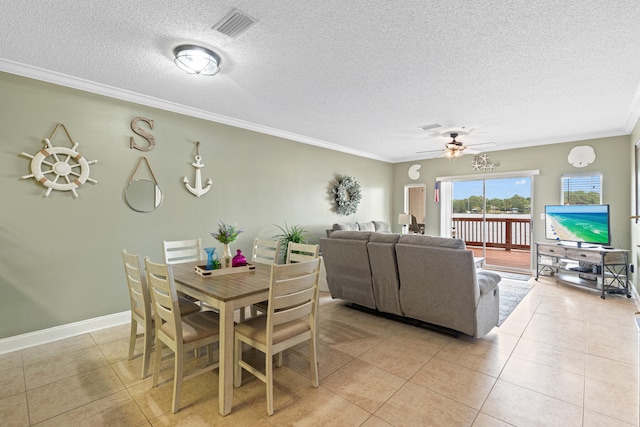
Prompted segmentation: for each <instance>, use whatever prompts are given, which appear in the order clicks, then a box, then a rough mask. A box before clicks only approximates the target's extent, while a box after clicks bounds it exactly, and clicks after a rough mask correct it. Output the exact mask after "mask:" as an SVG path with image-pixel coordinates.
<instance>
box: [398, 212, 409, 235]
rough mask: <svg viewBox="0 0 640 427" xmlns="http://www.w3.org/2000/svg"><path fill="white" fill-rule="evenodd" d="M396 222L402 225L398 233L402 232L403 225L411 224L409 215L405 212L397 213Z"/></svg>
mask: <svg viewBox="0 0 640 427" xmlns="http://www.w3.org/2000/svg"><path fill="white" fill-rule="evenodd" d="M398 224H400V225H402V231H401V232H400V234H404V227H405V226H406V225H409V224H411V215H410V214H407V213H401V214H400V215H398Z"/></svg>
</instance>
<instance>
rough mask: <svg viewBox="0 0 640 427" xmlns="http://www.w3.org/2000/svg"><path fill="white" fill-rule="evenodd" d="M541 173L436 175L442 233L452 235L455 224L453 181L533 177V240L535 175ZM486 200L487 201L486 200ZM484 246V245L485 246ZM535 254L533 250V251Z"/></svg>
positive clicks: (530, 231)
mask: <svg viewBox="0 0 640 427" xmlns="http://www.w3.org/2000/svg"><path fill="white" fill-rule="evenodd" d="M536 175H540V170H539V169H532V170H524V171H513V172H493V173H484V174H473V175H452V176H444V177H436V181H437V182H438V183H439V185H440V235H441V236H443V237H451V236H452V231H453V230H452V224H453V209H452V203H453V185H452V184H453V182H455V181H480V180H483V181H486V180H488V179H501V178H518V177H525V176H526V177H530V178H531V228H530V230H529V233H530V236H529V238H530V239H529V241H531V242H532V241H533V229H534V224H535V221H534V217H533V212H534V208H533V207H534V206H535V200H534V185H535V180H534V179H533V177H534V176H536ZM485 186H486V183H483V195H484V192H486V187H485ZM485 202H486V201H485ZM483 248H484V246H483ZM531 254H533V251H531ZM532 260H533V256H532V257H531V259H530V260H529V265H530V266H531V265H532V262H533V261H532Z"/></svg>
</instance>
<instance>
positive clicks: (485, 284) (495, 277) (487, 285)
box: [476, 270, 502, 295]
mask: <svg viewBox="0 0 640 427" xmlns="http://www.w3.org/2000/svg"><path fill="white" fill-rule="evenodd" d="M476 277H477V279H478V286H479V287H480V295H484V294H486V293H488V292H493V290H494V289H495V288H496V287H497V286H498V283H499V282H500V281H501V280H502V277H500V275H499V274H497V273H494V272H492V271H485V270H483V271H478V272H477V273H476Z"/></svg>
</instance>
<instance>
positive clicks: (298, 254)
mask: <svg viewBox="0 0 640 427" xmlns="http://www.w3.org/2000/svg"><path fill="white" fill-rule="evenodd" d="M319 253H320V246H319V245H313V244H309V243H294V242H289V245H288V246H287V256H286V257H285V259H286V263H287V264H293V263H296V262H304V261H310V260H313V259H316V258H318V256H319Z"/></svg>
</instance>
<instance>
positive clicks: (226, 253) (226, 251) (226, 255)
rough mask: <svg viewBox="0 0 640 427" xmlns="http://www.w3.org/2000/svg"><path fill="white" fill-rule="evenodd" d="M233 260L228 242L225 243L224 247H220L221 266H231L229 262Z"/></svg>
mask: <svg viewBox="0 0 640 427" xmlns="http://www.w3.org/2000/svg"><path fill="white" fill-rule="evenodd" d="M232 261H233V257H232V256H231V248H229V244H228V243H225V244H224V248H223V249H222V259H221V260H220V263H221V264H222V268H229V267H231V263H232Z"/></svg>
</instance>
